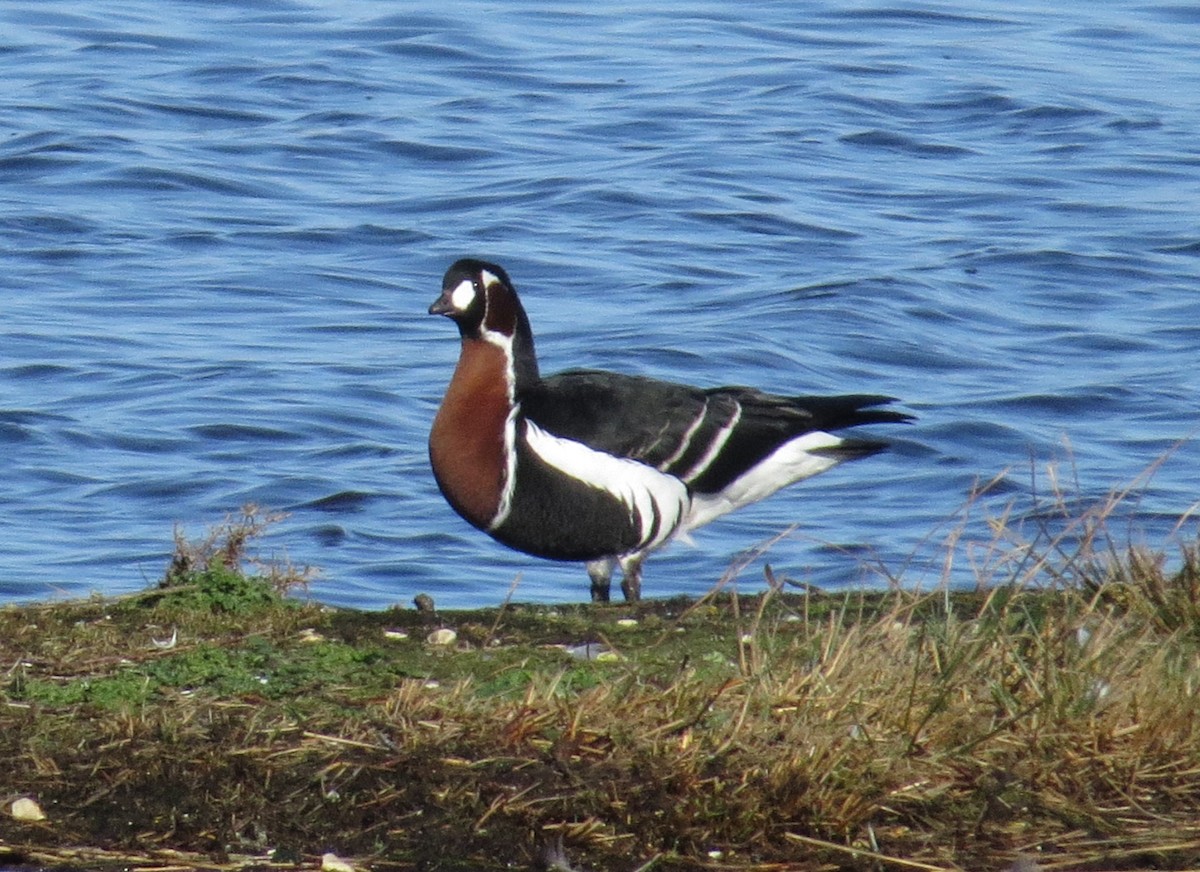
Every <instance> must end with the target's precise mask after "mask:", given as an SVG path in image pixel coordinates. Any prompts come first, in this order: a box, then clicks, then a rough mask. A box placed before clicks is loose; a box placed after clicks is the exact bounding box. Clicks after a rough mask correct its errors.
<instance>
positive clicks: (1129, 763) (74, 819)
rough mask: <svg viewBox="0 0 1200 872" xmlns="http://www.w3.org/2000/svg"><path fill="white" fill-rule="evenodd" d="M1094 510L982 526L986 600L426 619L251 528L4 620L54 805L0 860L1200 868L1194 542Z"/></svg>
mask: <svg viewBox="0 0 1200 872" xmlns="http://www.w3.org/2000/svg"><path fill="white" fill-rule="evenodd" d="M1111 510H1112V504H1109V505H1108V506H1101V507H1097V509H1096V510H1095V513H1094V514H1093V515H1091V516H1085V517H1081V518H1077V519H1075V520H1077V521H1078V523H1077V524H1075V525H1074V526H1073V527H1072V529H1071V530H1070V532H1069V535H1065V534H1064V535H1059V536H1051V535H1049V534H1048V533H1045V534H1043V533H1042V532H1038V533H1036V534H1035V537H1034V539H1033V540H1032V541H1027V540H1026V539H1022V538H1021V531H1019V530H1018V529H1017V527H1016V526H1015V525H1014V524H1012V523H1010V522H1008V521H1007V520H1003V521H1001V522H999V523H997V524H996V525H995V530H996V540H995V541H994V542H992V543H988V545H987V548H988V550H989V554H992V555H995V558H994V559H992V560H990V561H988V562H987V564H986V565H987V566H988V567H989V569H988V573H989V574H988V575H987V577H986V581H987V586H981V588H980V589H979V590H978V591H973V592H958V593H950V592H947V591H945V590H936V591H932V592H929V593H917V592H912V591H907V590H904V589H903V588H902V587H897V589H895V590H892V591H889V592H884V593H873V594H866V593H848V594H839V595H836V596H834V595H822V594H820V593H818V592H813V593H811V594H809V595H798V594H794V593H788V592H786V588H787V585H786V584H785V583H784V581H783V580H781V579H777V578H776V577H775V576H774V575H773V574H772V573H771V572H770V570H769V569H768V570H767V571H766V574H765V578H764V579H763V581H762V582H761V583H758V584H754V583H751V585H750V586H753V587H756V588H758V589H759V590H760V591H761V592H760V593H758V594H756V595H754V596H745V595H743V596H738V595H737V592H736V587H734V586H732V585H729V584H725V585H721V586H719V587H720V590H719V591H716V592H714V593H713V594H712V595H710V596H708V597H705V598H703V599H702V600H700V601H698V602H690V601H684V600H669V601H647V602H643V603H640V604H638V605H636V606H611V607H608V606H591V605H580V606H570V607H530V606H520V605H510V606H506V607H504V608H501V609H492V610H481V611H475V612H449V613H439V614H430V613H418V612H415V611H406V610H392V611H386V612H378V613H364V612H355V611H347V610H332V609H327V608H323V607H321V606H319V605H317V604H314V603H311V602H307V601H304V600H303V599H297V598H294V597H288V596H286V595H285V594H286V593H287V592H288V591H289V590H293V591H294V590H295V589H296V588H297V586H301V585H303V583H304V581H305V579H306V578H307V574H306V573H305V572H303V571H298V570H296V569H294V568H293V567H278V566H264V565H262V564H258V563H256V562H255V561H254V560H253V559H252V557H251V556H250V555H248V554H247V553H246V547H247V544H248V543H250V542H252V541H253V539H254V537H255V536H256V535H258V534H259V533H260V532H261V529H262V527H263V524H264V520H263V519H262V517H261V516H259V515H257V514H256V513H254V512H247V513H245V514H244V515H243V516H241V517H239V518H234V519H231V520H230V521H228V522H227V523H226V524H225V525H223V526H222V527H221V528H219V529H218V530H216V531H214V533H213V534H211V535H210V536H209V537H208V538H206V539H204V540H202V541H201V542H199V543H191V542H187V541H185V540H183V539H182V538H180V539H179V541H178V548H177V550H178V552H179V554H178V555H177V558H176V560H175V561H174V563H173V565H172V568H171V569H170V570H169V571H168V573H167V575H166V577H165V578H164V582H163V584H162V585H161V586H159V587H157V588H154V589H152V590H148V591H146V592H144V593H142V594H138V595H135V596H132V597H129V598H125V599H120V600H99V599H97V600H91V601H85V602H77V603H61V604H55V605H45V606H24V607H8V608H4V609H0V658H2V659H0V663H3V670H4V671H3V673H0V785H3V792H4V795H5V796H6V797H8V800H9V801H11V800H12V799H15V798H17V797H21V796H26V797H31V798H34V799H36V800H37V801H38V803H39V804H40V805H41V807H42V808H43V809H44V810H45V812H46V815H47V820H46V821H42V822H36V823H26V822H19V821H16V820H13V819H12V818H11V817H9V816H7V815H0V859H5V857H4V852H5V851H6V850H7V851H8V859H10V860H24V861H27V862H32V863H38V864H51V865H53V864H62V863H69V864H73V865H76V866H79V865H83V866H88V867H97V866H106V865H114V866H122V867H128V866H138V865H141V866H163V865H168V866H204V867H212V868H215V867H221V868H230V867H244V866H263V865H268V864H269V863H270V862H274V863H276V864H279V863H283V864H288V863H295V862H308V863H310V864H311V863H315V862H316V858H319V856H320V855H321V854H322V853H324V852H326V851H333V852H336V853H338V854H340V855H342V856H346V857H352V858H355V859H356V861H357V862H358V863H359V864H361V865H364V866H365V865H370V866H372V867H374V868H381V869H382V868H398V869H409V868H412V869H422V868H446V869H455V868H461V869H480V870H487V869H501V868H512V867H514V866H515V867H517V868H530V867H532V866H535V865H536V864H537V863H538V862H539V861H540V859H541V858H543V857H544V854H545V851H546V849H547V846H548V845H549V846H555V845H557V844H558V843H559V842H560V841H561V843H562V845H563V850H564V851H565V855H566V857H567V858H568V859H569V861H570V862H571V863H572V864H573V865H575V866H577V867H582V868H591V869H628V870H633V869H636V868H639V867H643V868H654V869H663V870H675V869H697V868H712V869H758V870H775V869H782V868H788V869H819V868H820V869H829V868H846V869H859V868H868V867H869V868H877V869H886V868H895V869H1000V868H1006V867H1008V866H1009V865H1010V864H1012V863H1013V862H1014V861H1015V860H1016V859H1017V858H1018V857H1027V858H1030V859H1032V860H1033V861H1035V862H1036V863H1037V864H1039V865H1040V866H1043V867H1044V868H1046V869H1134V868H1147V867H1154V868H1188V867H1194V866H1195V865H1197V864H1198V863H1200V679H1198V678H1197V676H1200V633H1198V632H1197V627H1198V626H1200V624H1198V622H1197V617H1198V614H1197V602H1198V600H1200V596H1198V593H1200V586H1198V582H1197V579H1198V578H1200V552H1198V549H1197V548H1196V547H1195V545H1194V544H1192V543H1184V544H1183V545H1182V546H1181V547H1180V548H1179V550H1178V552H1177V553H1175V554H1172V555H1162V554H1154V553H1150V552H1147V551H1146V550H1144V549H1129V548H1125V549H1121V548H1119V547H1117V546H1115V545H1114V544H1113V543H1112V542H1111V541H1110V540H1109V539H1108V538H1107V537H1106V535H1105V532H1104V531H1105V529H1106V527H1105V523H1104V522H1105V519H1106V518H1107V514H1106V512H1110V511H1111ZM1064 512H1065V504H1064ZM1064 517H1067V516H1066V515H1064ZM1060 526H1061V525H1060ZM1081 531H1082V534H1081ZM1006 549H1008V550H1006ZM1168 557H1169V559H1168ZM998 567H1007V571H1008V572H1009V573H1010V576H1009V579H1008V583H1006V584H999V583H997V582H998V579H997V577H996V575H995V572H996V571H997V568H998ZM742 586H743V587H746V583H745V582H743V584H742ZM628 618H633V619H634V620H635V623H634V624H633V625H632V626H629V625H627V624H628V621H625V622H622V619H628ZM442 628H451V629H453V630H454V631H455V633H456V641H455V642H454V644H452V645H436V644H432V643H430V642H429V641H428V639H429V636H430V634H431V633H432V632H433V631H434V630H437V629H442ZM584 642H591V643H598V644H602V645H604V646H605V648H606V649H607V650H608V651H609V652H610V656H609V657H608V658H606V659H602V660H587V659H579V658H577V657H573V656H571V655H570V654H569V653H568V651H567V650H566V649H567V646H571V645H578V644H580V643H584Z"/></svg>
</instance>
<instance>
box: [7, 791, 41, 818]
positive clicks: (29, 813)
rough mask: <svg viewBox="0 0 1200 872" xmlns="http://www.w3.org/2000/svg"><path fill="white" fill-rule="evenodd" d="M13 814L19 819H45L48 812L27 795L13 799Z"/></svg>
mask: <svg viewBox="0 0 1200 872" xmlns="http://www.w3.org/2000/svg"><path fill="white" fill-rule="evenodd" d="M12 816H13V818H15V819H16V820H19V821H44V820H45V819H46V813H45V812H44V811H42V807H41V806H40V805H38V804H37V802H35V801H34V800H32V799H30V798H29V797H27V796H22V797H21V798H20V799H15V800H13V804H12Z"/></svg>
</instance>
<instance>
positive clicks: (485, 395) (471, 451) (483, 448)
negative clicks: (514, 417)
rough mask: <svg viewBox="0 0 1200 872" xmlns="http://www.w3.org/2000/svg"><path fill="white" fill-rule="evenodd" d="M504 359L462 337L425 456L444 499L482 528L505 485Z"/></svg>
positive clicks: (485, 345)
mask: <svg viewBox="0 0 1200 872" xmlns="http://www.w3.org/2000/svg"><path fill="white" fill-rule="evenodd" d="M507 366H508V362H507V360H506V359H505V355H504V352H503V351H502V350H501V349H499V348H497V347H496V346H495V345H492V344H491V343H489V342H485V341H483V340H479V339H466V340H463V346H462V354H461V355H460V356H459V358H458V366H457V367H456V368H455V370H454V377H453V378H452V379H450V384H449V386H448V387H447V388H446V396H445V397H444V398H443V399H442V406H441V408H440V409H438V413H437V416H436V417H435V418H434V419H433V429H432V430H431V431H430V433H429V459H430V462H431V463H432V465H433V475H434V478H436V479H437V483H438V487H439V488H441V490H442V494H443V496H445V497H446V500H447V502H449V503H450V505H451V506H453V507H454V510H455V511H456V512H458V513H459V514H460V515H462V516H463V517H464V518H466V519H467V520H468V521H470V522H471V523H472V524H474V525H475V526H476V527H479V528H480V529H487V527H488V525H489V524H490V523H491V521H492V519H493V518H495V516H496V513H497V511H498V510H499V507H500V497H501V494H502V493H503V491H504V475H505V465H506V464H505V457H504V427H505V423H506V421H507V419H508V411H509V406H508V387H507V383H506V380H505V375H506V370H507Z"/></svg>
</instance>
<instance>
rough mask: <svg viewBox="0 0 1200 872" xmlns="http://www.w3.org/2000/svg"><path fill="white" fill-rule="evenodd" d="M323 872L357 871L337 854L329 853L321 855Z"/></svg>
mask: <svg viewBox="0 0 1200 872" xmlns="http://www.w3.org/2000/svg"><path fill="white" fill-rule="evenodd" d="M321 872H355V870H354V867H353V866H351V865H350V864H349V863H347V862H346V861H345V860H343V859H342V858H341V857H339V856H338V855H337V854H333V853H329V854H322V855H321Z"/></svg>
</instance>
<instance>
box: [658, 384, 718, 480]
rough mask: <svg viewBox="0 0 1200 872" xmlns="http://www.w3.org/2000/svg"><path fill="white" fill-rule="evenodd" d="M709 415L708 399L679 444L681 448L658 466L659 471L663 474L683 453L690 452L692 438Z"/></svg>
mask: <svg viewBox="0 0 1200 872" xmlns="http://www.w3.org/2000/svg"><path fill="white" fill-rule="evenodd" d="M707 414H708V399H707V398H706V399H705V400H704V406H703V408H701V409H700V414H699V415H697V416H696V420H695V421H693V422H692V426H690V427H688V428H687V432H685V433H684V434H683V439H682V440H681V441H680V443H679V447H678V448H676V449H675V452H674V453H673V454H672V455H671V456H670V457H668V458H667V459H666V460H664V461H663V462H662V463H660V464H659V465H658V471H659V472H662V471H663V470H664V469H666V468H667V467H669V466H670V465H671V464H672V463H674V462H675V461H676V460H678V459H679V458H681V457H683V452H685V451H687V450H688V446H690V445H691V444H692V437H693V436H695V435H696V431H697V430H699V429H700V425H701V424H703V423H704V416H705V415H707Z"/></svg>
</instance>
